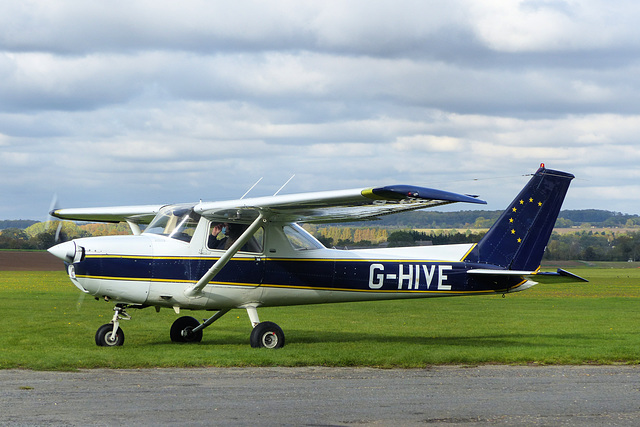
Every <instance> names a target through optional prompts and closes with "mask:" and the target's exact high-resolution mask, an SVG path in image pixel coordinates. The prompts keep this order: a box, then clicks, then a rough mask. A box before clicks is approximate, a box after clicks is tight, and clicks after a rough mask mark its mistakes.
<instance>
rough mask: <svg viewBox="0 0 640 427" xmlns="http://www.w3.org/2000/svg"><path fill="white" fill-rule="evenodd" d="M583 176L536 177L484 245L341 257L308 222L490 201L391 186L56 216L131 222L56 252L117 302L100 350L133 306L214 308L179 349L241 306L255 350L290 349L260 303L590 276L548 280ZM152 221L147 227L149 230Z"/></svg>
mask: <svg viewBox="0 0 640 427" xmlns="http://www.w3.org/2000/svg"><path fill="white" fill-rule="evenodd" d="M573 178H574V176H573V175H571V174H569V173H565V172H560V171H555V170H550V169H546V168H545V167H544V164H542V165H541V166H540V168H539V169H538V170H537V171H536V172H535V173H534V174H533V175H532V177H531V179H530V181H529V182H528V184H527V185H526V186H525V187H524V189H523V190H522V191H521V192H520V194H518V196H517V197H516V198H515V199H514V200H513V202H512V203H511V204H510V205H509V207H508V208H507V210H505V211H504V212H503V213H502V215H501V216H500V218H499V219H498V220H497V221H496V223H495V224H494V225H493V227H491V229H490V230H489V231H488V232H487V234H486V235H485V236H484V237H483V238H482V239H481V240H480V242H478V243H477V244H454V245H438V246H421V247H406V248H386V249H385V248H379V249H360V250H338V249H330V248H326V247H324V246H323V245H322V244H321V243H320V242H319V241H318V240H317V239H315V238H314V237H313V236H312V235H311V234H309V233H308V232H307V231H305V230H304V228H303V227H301V226H300V225H299V224H300V223H328V222H339V221H349V222H353V221H357V220H369V219H375V218H377V217H379V216H381V215H387V214H393V213H397V212H406V211H411V210H416V209H423V208H430V207H434V206H441V205H445V204H450V203H458V202H465V203H473V204H486V202H484V201H483V200H480V199H478V198H477V196H469V195H464V194H456V193H450V192H446V191H441V190H436V189H431V188H424V187H416V186H411V185H392V186H385V187H376V188H365V189H354V190H342V191H325V192H315V193H303V194H292V195H274V196H270V197H257V198H247V199H239V200H230V201H220V202H199V203H191V204H177V205H150V206H123V207H108V208H81V209H57V210H53V211H52V212H51V215H52V216H54V217H57V218H60V219H67V220H77V221H98V222H121V221H126V222H127V223H128V224H129V226H130V228H131V231H132V233H133V235H129V236H106V237H89V238H79V239H75V240H71V241H67V242H64V243H60V244H58V245H56V246H54V247H52V248H50V249H49V252H50V253H51V254H53V255H55V256H56V257H58V258H61V259H62V260H63V261H64V263H65V265H66V269H67V273H68V275H69V278H70V279H71V281H72V282H73V284H74V285H75V286H76V287H78V289H80V290H81V291H82V292H85V293H88V294H90V295H93V296H95V298H96V299H103V300H105V301H113V302H115V307H114V312H115V313H114V314H113V318H112V320H111V322H110V323H107V324H105V325H102V326H101V327H100V328H98V331H97V332H96V336H95V341H96V344H97V345H99V346H120V345H122V344H123V343H124V332H123V331H122V329H121V328H120V320H123V319H127V320H128V319H130V318H131V316H130V315H129V314H128V313H127V309H130V308H145V307H155V308H156V311H159V310H160V308H161V307H166V308H172V309H173V310H174V311H175V313H176V314H179V313H180V311H181V310H208V311H214V312H215V313H214V314H213V315H212V316H211V317H209V318H208V319H206V320H204V321H203V322H202V323H200V322H199V321H198V320H197V319H195V318H193V317H191V316H183V317H179V318H178V319H177V320H176V321H175V322H174V323H173V325H172V326H171V329H170V337H171V340H172V341H174V342H183V343H184V342H200V341H201V340H202V331H203V329H205V328H207V327H209V326H210V325H211V324H213V323H214V322H215V321H216V320H218V319H220V318H221V317H222V316H223V315H225V314H226V313H227V312H229V311H230V310H231V309H238V308H240V309H245V310H246V311H247V313H248V315H249V320H250V321H251V324H252V326H253V329H252V331H251V335H250V344H251V346H252V347H266V348H280V347H282V346H283V345H284V344H285V336H284V333H283V331H282V329H281V328H280V327H279V326H278V325H276V324H275V323H273V322H261V321H260V320H259V317H258V311H257V309H258V308H259V307H273V306H286V305H297V304H324V303H337V302H351V301H371V300H389V299H405V298H407V299H408V298H428V297H443V296H461V295H486V294H495V293H498V294H505V293H509V292H516V291H522V290H524V289H527V288H529V287H531V286H533V285H535V284H536V283H537V282H538V281H541V280H543V279H553V278H555V279H564V280H584V279H582V278H580V277H578V276H576V275H574V274H572V273H569V272H567V271H564V270H561V269H558V271H557V272H541V271H540V262H541V260H542V256H543V253H544V251H545V248H546V245H547V243H548V241H549V237H550V235H551V232H552V230H553V226H554V224H555V221H556V218H557V216H558V213H559V211H560V207H561V205H562V202H563V200H564V197H565V194H566V192H567V190H568V188H569V183H570V181H571V180H572V179H573ZM141 225H146V227H145V228H144V231H142V229H141Z"/></svg>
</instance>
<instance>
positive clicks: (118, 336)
mask: <svg viewBox="0 0 640 427" xmlns="http://www.w3.org/2000/svg"><path fill="white" fill-rule="evenodd" d="M126 307H127V306H126V305H125V304H117V305H116V306H115V307H114V308H113V311H114V312H115V313H114V314H113V319H111V322H110V323H106V324H104V325H102V326H100V327H99V328H98V331H97V332H96V344H97V345H98V346H100V347H114V346H121V345H122V344H124V332H123V331H122V329H121V328H120V320H130V319H131V316H130V315H129V314H128V313H127V312H126V311H125V309H126Z"/></svg>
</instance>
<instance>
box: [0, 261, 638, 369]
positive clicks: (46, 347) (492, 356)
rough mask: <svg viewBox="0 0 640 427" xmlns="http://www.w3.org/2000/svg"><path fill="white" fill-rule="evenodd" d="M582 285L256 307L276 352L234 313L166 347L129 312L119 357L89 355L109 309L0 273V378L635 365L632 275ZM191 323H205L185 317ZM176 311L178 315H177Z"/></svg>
mask: <svg viewBox="0 0 640 427" xmlns="http://www.w3.org/2000/svg"><path fill="white" fill-rule="evenodd" d="M571 271H573V272H575V273H577V274H579V275H581V276H583V277H585V278H587V279H589V280H590V282H589V283H578V284H556V285H542V284H541V285H537V286H535V287H533V288H532V289H530V290H528V291H525V292H520V293H516V294H509V295H507V296H506V298H502V297H501V296H500V295H495V296H478V297H460V298H438V299H423V300H415V301H383V302H371V303H369V302H362V303H350V304H329V305H315V306H300V307H281V308H264V309H260V310H259V314H260V318H261V320H271V321H274V322H276V323H278V324H279V325H280V326H281V327H282V329H283V330H284V332H285V334H286V340H287V345H286V346H285V347H284V348H283V349H280V350H267V349H252V348H250V346H249V333H250V324H249V320H248V317H247V314H246V312H245V311H244V310H233V311H231V312H230V313H228V314H227V315H226V316H224V317H223V318H222V319H221V320H219V321H218V322H216V323H215V324H214V325H213V326H211V327H210V328H208V329H206V330H205V331H204V338H203V341H202V342H201V343H198V344H175V343H172V342H171V341H170V339H169V328H170V326H171V323H172V322H173V321H174V320H175V319H176V317H177V316H176V315H175V313H174V312H173V311H172V310H161V311H160V313H156V312H155V310H154V309H153V308H147V309H144V310H130V314H132V316H133V319H132V320H131V321H128V322H127V321H123V322H122V324H121V326H122V328H123V330H124V332H125V335H126V340H125V344H124V346H123V347H119V348H103V347H97V346H96V345H95V342H94V335H95V332H96V329H97V328H98V327H99V326H100V325H102V324H103V323H108V321H109V320H110V318H111V316H112V314H113V311H112V309H113V304H108V303H105V302H103V301H100V302H98V301H95V300H94V299H93V298H91V297H86V298H84V295H83V294H82V293H80V292H79V291H78V290H77V289H76V288H75V287H74V286H73V285H72V284H71V283H70V282H69V280H68V278H67V277H66V275H65V274H64V273H63V272H0V299H1V301H2V303H3V304H2V312H1V314H0V369H7V368H28V369H38V370H73V369H77V368H98V367H109V368H149V367H189V366H303V365H314V366H319V365H324V366H375V367H384V368H389V367H424V366H428V365H434V364H486V363H500V364H589V363H598V364H611V363H625V364H636V363H639V362H640V269H638V268H594V267H592V268H586V267H583V268H571ZM190 313H191V315H194V316H195V317H197V318H200V319H202V318H203V317H206V316H207V314H208V313H206V312H186V314H187V315H189V314H190ZM184 314H185V312H183V313H181V315H184Z"/></svg>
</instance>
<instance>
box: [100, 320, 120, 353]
mask: <svg viewBox="0 0 640 427" xmlns="http://www.w3.org/2000/svg"><path fill="white" fill-rule="evenodd" d="M96 344H97V345H98V346H100V347H116V346H121V345H122V344H124V332H123V331H122V328H118V330H117V331H116V336H115V337H114V336H113V324H112V323H107V324H105V325H102V326H100V327H99V328H98V331H97V332H96Z"/></svg>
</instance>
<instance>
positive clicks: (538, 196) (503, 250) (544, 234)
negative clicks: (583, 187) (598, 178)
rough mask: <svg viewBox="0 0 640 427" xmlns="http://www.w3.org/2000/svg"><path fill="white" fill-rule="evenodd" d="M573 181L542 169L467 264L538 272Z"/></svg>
mask: <svg viewBox="0 0 640 427" xmlns="http://www.w3.org/2000/svg"><path fill="white" fill-rule="evenodd" d="M573 178H574V176H573V175H571V174H569V173H566V172H560V171H555V170H551V169H545V168H544V166H541V167H540V169H538V171H537V172H536V173H535V174H533V177H532V178H531V180H530V181H529V183H528V184H527V185H526V186H525V187H524V189H522V191H521V192H520V194H518V196H517V197H516V198H515V199H514V200H513V202H511V204H510V205H509V207H508V208H507V210H505V211H504V212H503V213H502V215H501V216H500V218H499V219H498V221H496V223H495V224H494V225H493V226H492V227H491V229H490V230H489V231H488V232H487V234H486V235H485V236H484V237H483V238H482V240H480V242H479V243H478V244H477V245H476V247H475V248H474V249H473V250H472V251H471V252H470V253H469V255H468V256H467V257H466V258H465V261H466V262H473V263H480V264H489V265H492V266H496V267H500V268H505V269H509V270H525V271H533V270H535V269H537V268H538V267H539V266H540V262H541V261H542V255H543V254H544V251H545V248H546V246H547V243H548V242H549V238H550V237H551V232H552V231H553V226H554V225H555V222H556V219H557V218H558V213H559V212H560V208H561V207H562V202H563V201H564V197H565V195H566V194H567V190H568V189H569V183H570V182H571V180H572V179H573Z"/></svg>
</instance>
